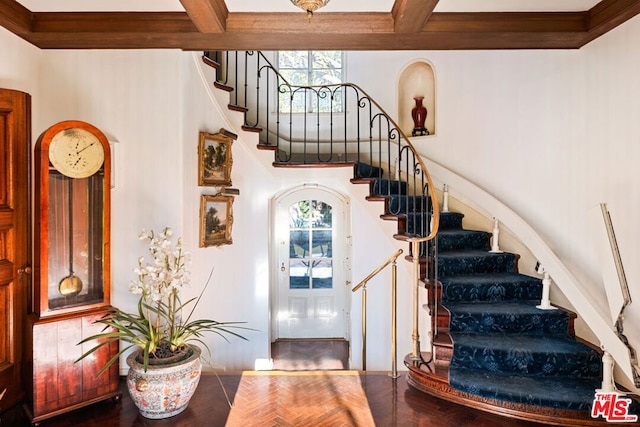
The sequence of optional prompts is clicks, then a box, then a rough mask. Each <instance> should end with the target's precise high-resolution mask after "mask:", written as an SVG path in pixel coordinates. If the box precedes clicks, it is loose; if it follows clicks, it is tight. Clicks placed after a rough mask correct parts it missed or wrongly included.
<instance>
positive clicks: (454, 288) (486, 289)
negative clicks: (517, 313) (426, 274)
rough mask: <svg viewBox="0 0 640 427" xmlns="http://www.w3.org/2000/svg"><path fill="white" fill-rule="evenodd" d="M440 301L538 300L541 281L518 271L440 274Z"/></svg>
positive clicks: (540, 292)
mask: <svg viewBox="0 0 640 427" xmlns="http://www.w3.org/2000/svg"><path fill="white" fill-rule="evenodd" d="M440 282H441V283H442V301H443V302H463V301H466V302H479V301H494V302H495V301H507V300H516V299H520V300H540V298H541V297H542V281H541V280H540V279H538V278H535V277H531V276H526V275H524V274H520V273H510V272H507V273H485V274H461V275H455V276H446V277H441V278H440Z"/></svg>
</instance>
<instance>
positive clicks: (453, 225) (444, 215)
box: [438, 212, 464, 233]
mask: <svg viewBox="0 0 640 427" xmlns="http://www.w3.org/2000/svg"><path fill="white" fill-rule="evenodd" d="M462 218H464V215H463V214H461V213H459V212H440V226H439V227H438V233H440V232H442V231H446V230H461V229H462Z"/></svg>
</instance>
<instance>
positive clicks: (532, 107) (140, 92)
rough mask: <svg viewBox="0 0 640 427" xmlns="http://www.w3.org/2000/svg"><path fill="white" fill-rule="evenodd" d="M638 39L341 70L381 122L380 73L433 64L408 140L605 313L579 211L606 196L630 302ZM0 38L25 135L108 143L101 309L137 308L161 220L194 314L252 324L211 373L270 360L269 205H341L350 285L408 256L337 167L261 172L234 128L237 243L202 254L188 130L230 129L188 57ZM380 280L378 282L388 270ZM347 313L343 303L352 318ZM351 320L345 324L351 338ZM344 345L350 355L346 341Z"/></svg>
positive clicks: (373, 365)
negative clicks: (30, 125)
mask: <svg viewBox="0 0 640 427" xmlns="http://www.w3.org/2000/svg"><path fill="white" fill-rule="evenodd" d="M639 38H640V20H639V19H638V18H635V19H633V20H631V21H630V22H627V23H625V24H623V25H622V26H621V27H620V28H618V29H616V30H614V31H613V32H612V33H610V34H608V35H606V36H604V37H602V38H601V39H599V40H597V41H595V42H593V43H591V44H590V45H588V46H586V47H584V48H583V49H581V50H578V51H471V52H350V53H349V54H348V55H347V61H348V67H349V68H348V71H347V73H348V76H349V79H350V80H351V81H353V82H355V83H357V84H359V85H361V86H362V87H363V88H365V90H367V92H368V93H370V94H371V95H372V96H373V97H374V98H376V100H378V101H379V102H380V104H381V105H382V106H383V108H385V109H386V110H387V111H388V112H390V113H392V114H394V112H395V111H396V110H397V100H396V95H395V92H394V90H389V88H390V87H391V88H392V89H393V87H394V86H395V85H396V83H397V82H395V81H394V79H393V78H391V79H389V80H390V82H389V85H387V84H384V85H383V84H380V83H379V82H380V79H379V77H378V76H381V75H385V76H398V75H399V73H400V71H401V70H402V69H403V68H404V67H406V65H407V64H409V63H411V62H412V61H413V60H415V59H418V58H419V59H426V60H428V61H429V62H430V63H431V64H433V66H434V69H435V72H436V83H437V92H436V96H437V101H436V109H437V113H436V117H437V121H438V123H437V124H436V125H437V128H438V134H437V136H435V137H427V138H421V139H419V140H416V145H417V147H418V148H419V149H420V150H421V151H422V152H423V153H425V154H426V155H427V156H428V157H430V158H433V159H434V160H436V161H438V162H440V163H442V164H444V165H446V166H448V167H449V168H451V169H453V170H455V171H457V172H458V173H460V174H462V175H464V176H466V177H467V178H469V179H471V180H473V181H474V182H476V183H477V184H478V185H480V186H481V187H483V188H485V189H486V190H488V191H489V192H491V193H493V194H495V195H496V196H497V197H498V198H499V199H500V200H502V201H503V202H505V203H506V204H507V205H508V206H510V207H511V208H512V209H513V210H514V211H516V212H517V213H519V214H520V215H521V216H522V217H523V218H525V219H526V220H528V221H529V222H530V224H532V226H533V227H534V228H535V229H536V230H538V232H539V233H540V234H541V235H542V236H544V237H545V238H546V239H547V241H548V242H549V244H550V245H551V247H552V248H553V249H554V250H555V251H556V253H557V254H558V255H559V256H560V257H561V258H562V259H563V260H564V261H565V263H566V265H567V266H568V267H569V268H570V269H571V270H572V272H573V273H574V274H575V275H576V276H577V277H579V278H580V279H582V280H583V281H584V285H585V290H586V292H587V293H588V294H590V295H592V298H593V299H594V301H596V304H597V305H598V306H599V307H600V309H601V310H602V311H603V312H606V311H607V306H606V302H605V299H604V292H603V289H602V286H601V285H600V284H599V282H600V277H599V276H600V271H599V269H598V263H597V261H596V258H595V251H594V248H593V243H592V240H591V239H592V234H593V233H592V232H591V227H593V224H591V223H590V222H589V211H590V209H591V208H592V207H594V206H595V205H597V203H598V202H600V201H606V202H608V203H609V207H610V209H611V211H612V216H613V221H614V226H615V227H616V231H617V234H618V239H619V242H620V246H621V251H622V256H623V259H624V260H625V261H626V264H625V267H626V268H627V277H628V279H629V282H630V284H631V285H632V297H634V299H635V300H638V299H639V298H640V295H638V293H639V292H640V291H638V288H637V286H636V287H634V286H633V283H635V282H637V281H638V277H639V275H640V272H639V271H638V269H639V268H640V267H639V266H636V265H632V261H633V260H634V259H636V258H637V257H638V254H639V253H640V248H639V247H638V245H639V244H638V242H637V240H636V238H635V237H636V236H638V235H640V234H639V233H638V232H639V231H640V230H638V227H640V226H639V225H638V224H637V220H636V218H637V217H638V216H639V210H640V206H638V204H639V203H640V202H639V201H638V186H637V184H636V183H635V180H634V178H635V177H634V175H633V171H634V169H635V166H636V165H637V164H638V160H639V159H638V157H639V156H640V153H639V149H638V146H637V143H638V136H637V135H638V134H639V133H638V126H639V125H638V124H637V123H638V120H636V117H638V112H639V111H638V110H639V109H640V106H638V103H637V99H638V98H639V96H640V87H639V85H640V84H639V83H638V81H637V77H636V76H637V75H639V74H638V71H639V68H640V54H639V53H638V51H637V48H635V44H637V40H638V39H639ZM0 43H1V44H2V46H3V49H2V50H1V51H0V59H2V61H0V83H1V84H2V85H3V86H5V87H7V85H8V86H9V87H12V88H18V89H22V90H27V91H31V92H32V93H37V97H34V100H33V108H34V130H33V133H34V138H35V136H37V135H39V133H41V132H42V131H43V130H44V129H45V128H46V127H47V126H49V125H51V124H53V123H54V122H56V121H59V120H65V119H70V118H76V119H81V120H86V121H89V122H91V123H93V124H95V125H96V126H98V127H99V128H101V129H102V130H103V131H105V133H107V134H108V135H109V136H110V137H112V138H114V139H117V140H118V141H119V142H117V143H116V147H117V148H116V169H117V173H118V178H117V184H118V185H117V186H116V188H115V189H114V190H113V218H112V221H113V237H112V241H113V244H112V247H113V270H114V274H113V278H114V284H113V285H114V297H113V301H114V303H115V304H116V305H119V306H121V307H122V308H132V307H133V305H134V303H135V298H133V297H132V296H131V295H129V294H128V290H127V285H128V282H129V281H130V280H131V279H132V278H133V273H132V269H133V267H134V266H135V262H136V259H137V257H138V256H139V255H141V254H142V253H143V251H144V247H141V246H140V245H139V244H138V241H137V240H136V235H137V233H138V231H139V230H140V229H141V228H142V227H146V228H151V227H153V228H161V227H162V226H164V225H170V226H172V227H173V228H174V229H175V230H176V232H177V233H179V234H182V235H183V236H184V237H185V240H186V242H187V244H188V245H189V246H190V248H191V250H192V253H193V255H194V256H193V258H194V274H193V278H194V283H196V284H200V283H202V282H203V281H204V279H205V278H206V276H207V274H208V272H209V270H210V268H211V267H213V268H214V280H213V283H212V284H211V285H210V287H209V288H208V290H207V294H206V295H207V296H206V302H205V303H204V304H203V307H201V308H200V310H199V313H202V314H203V315H205V314H206V315H208V316H211V317H213V318H216V319H217V320H246V321H248V322H249V326H251V327H253V328H256V329H257V330H258V331H256V332H251V333H248V334H247V335H248V337H249V338H250V341H249V342H246V343H245V342H240V341H238V340H232V343H231V344H227V343H225V342H224V341H220V340H215V339H212V340H211V344H212V350H213V352H214V359H215V364H216V365H218V366H220V367H225V368H227V369H235V368H251V367H252V366H253V360H254V359H255V358H262V357H266V356H268V347H269V346H268V342H269V335H268V332H269V319H268V300H269V299H268V298H269V296H268V292H269V288H268V280H269V271H268V261H269V258H268V249H269V247H268V245H269V242H268V230H269V229H268V200H269V198H270V197H272V196H273V195H275V194H277V193H278V192H280V191H282V190H284V189H287V188H290V187H294V186H296V185H299V184H302V183H304V182H310V181H315V182H322V183H323V184H324V185H326V186H330V187H333V188H335V189H336V190H337V191H340V192H343V193H346V194H349V195H350V196H351V202H352V203H351V206H352V222H353V235H354V247H353V253H354V258H355V259H354V268H353V280H354V281H357V280H359V278H362V277H364V276H365V275H366V274H367V273H368V272H369V271H370V270H371V269H373V268H374V267H375V266H376V265H377V264H378V263H379V262H381V261H382V260H383V259H385V258H386V257H387V256H389V255H390V254H391V253H392V252H393V251H394V250H395V249H396V248H398V247H403V248H406V247H404V246H403V245H402V244H399V243H398V242H395V241H393V240H392V239H391V238H390V235H391V233H393V230H394V229H393V226H394V225H395V224H391V223H383V222H381V221H380V220H379V219H378V215H379V214H380V212H381V209H382V207H381V206H377V205H376V204H373V203H367V202H365V201H364V189H361V188H359V187H356V186H353V185H351V184H349V183H348V180H346V179H345V178H346V174H345V173H344V171H338V172H336V170H332V169H326V170H304V169H302V170H297V171H292V170H282V169H273V168H271V167H270V166H269V163H270V160H269V155H268V154H266V153H263V152H257V150H255V148H254V147H255V144H256V143H257V141H255V140H252V139H251V136H247V135H246V134H242V133H240V132H238V133H239V135H240V136H239V139H238V141H237V142H236V143H234V148H233V154H234V167H233V175H232V178H233V181H234V186H236V187H238V188H240V190H241V194H240V196H238V197H237V198H236V201H235V203H234V217H235V218H234V219H235V221H234V233H233V238H234V244H233V245H231V246H223V247H220V248H204V249H199V248H198V247H197V243H198V237H197V235H198V225H197V218H198V207H199V196H200V194H203V193H205V192H207V191H209V190H210V189H207V188H199V187H197V180H196V173H197V172H196V162H195V156H196V154H195V153H196V150H197V133H198V131H200V130H205V131H209V132H215V131H217V130H218V129H219V128H220V127H227V128H229V129H230V130H232V131H237V129H236V126H237V122H235V121H234V120H235V119H233V118H232V119H230V120H231V121H230V122H227V121H226V120H227V119H226V118H225V117H226V116H225V115H226V112H225V115H222V114H221V113H220V112H219V111H218V110H217V108H216V107H215V105H214V104H212V103H211V102H210V100H209V99H208V98H207V96H208V95H207V94H206V92H202V91H201V90H200V87H199V85H200V82H199V80H198V79H199V77H198V76H197V75H196V73H195V66H194V63H193V59H192V57H191V54H189V53H184V52H177V51H162V50H160V51H41V52H39V51H37V50H34V48H32V47H31V46H29V45H26V44H25V43H24V42H22V41H21V40H20V39H18V38H17V37H15V36H13V35H11V34H8V33H7V32H6V31H4V30H2V29H0ZM5 46H7V47H8V49H5ZM383 56H384V60H382V59H381V58H382V57H383ZM5 58H8V61H5ZM37 64H41V66H40V68H39V69H38V71H37V73H36V72H35V71H34V65H36V66H37ZM34 81H35V83H34ZM7 82H8V83H7ZM38 88H40V90H39V91H38ZM379 242H381V243H379ZM407 264H408V263H407ZM408 268H409V266H408V265H407V266H405V265H403V263H400V272H399V275H400V277H399V279H400V283H404V282H408V280H409V278H410V274H409V271H408ZM380 281H381V283H380V285H381V286H380V287H381V288H384V287H385V284H386V283H388V275H387V276H386V278H381V279H380ZM194 286H195V285H194ZM401 287H402V286H401ZM373 288H374V287H373V286H372V287H371V288H370V295H369V297H370V302H371V305H372V307H373V309H372V310H376V309H377V312H378V313H382V314H381V315H380V317H376V318H375V320H374V321H373V322H374V323H375V322H379V324H380V327H377V326H372V329H371V331H379V334H380V335H379V337H376V338H375V340H376V341H377V342H379V343H380V346H381V349H380V350H374V349H373V348H372V346H371V345H370V346H369V347H370V349H371V350H372V351H374V354H371V355H370V356H368V365H369V369H372V370H373V369H380V370H386V369H388V367H389V355H388V354H387V353H388V348H389V346H388V343H389V338H387V332H386V331H384V328H385V326H383V325H385V321H386V319H388V314H384V313H387V312H388V308H387V305H388V304H387V301H388V295H383V293H382V292H380V294H379V295H375V294H376V292H375V291H376V290H375V289H373ZM192 291H193V292H196V288H194V289H193V290H192ZM384 292H387V290H385V291H384ZM405 292H407V293H406V294H403V295H402V297H401V299H402V307H401V310H400V313H401V314H400V317H401V319H400V327H401V332H400V333H399V339H400V340H401V343H400V345H399V354H400V355H401V357H402V355H404V354H406V353H408V352H409V351H410V350H411V347H410V343H409V337H408V335H409V334H410V329H411V328H410V319H409V318H410V316H411V308H410V306H409V304H408V297H407V294H408V293H409V292H410V290H405ZM567 297H568V298H569V299H571V296H570V295H568V296H567ZM358 304H359V302H358V297H357V296H354V299H353V312H352V318H354V319H355V318H356V316H357V312H358V310H359V309H358ZM636 304H637V303H636ZM628 311H629V313H628V320H627V322H626V324H625V326H626V327H627V332H628V336H629V338H630V341H631V342H632V343H633V344H634V345H635V347H636V348H640V338H639V337H640V333H639V332H638V329H637V328H638V327H637V326H636V327H635V328H636V329H634V327H633V324H632V323H635V324H640V322H638V321H637V320H638V317H639V316H640V310H639V309H638V308H637V306H634V305H632V306H631V307H630V308H629V310H628ZM632 321H633V322H632ZM386 324H388V323H386ZM358 327H359V325H358V326H356V325H354V329H353V330H354V331H355V332H356V333H355V334H354V335H353V338H354V341H357V339H358V337H357V335H358ZM378 338H379V339H378ZM424 341H426V340H423V342H424ZM355 344H356V345H357V344H358V343H357V342H356V343H355ZM353 351H354V353H355V354H354V356H356V357H355V359H356V360H358V356H357V353H358V352H359V347H356V346H354V350H353Z"/></svg>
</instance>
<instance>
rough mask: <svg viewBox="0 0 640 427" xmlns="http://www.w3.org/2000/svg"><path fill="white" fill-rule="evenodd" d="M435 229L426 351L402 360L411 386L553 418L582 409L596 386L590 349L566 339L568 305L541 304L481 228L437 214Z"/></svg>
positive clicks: (582, 419)
mask: <svg viewBox="0 0 640 427" xmlns="http://www.w3.org/2000/svg"><path fill="white" fill-rule="evenodd" d="M441 215H442V218H441V222H440V230H439V232H438V278H439V285H440V286H439V288H438V292H437V295H434V298H436V299H437V300H438V301H439V305H438V307H439V310H438V311H437V313H435V314H436V316H437V318H438V320H437V331H436V334H435V337H434V348H435V360H434V361H432V362H431V363H430V364H421V363H409V367H410V372H411V373H410V382H411V384H412V385H414V386H415V387H416V388H418V389H420V390H423V391H425V392H428V393H431V394H436V395H438V396H441V397H444V398H446V399H448V400H453V401H456V402H459V403H464V404H466V405H468V406H474V407H478V408H481V409H488V408H490V409H491V410H492V411H496V412H502V413H504V414H506V415H510V416H514V417H517V418H521V419H527V420H531V421H536V422H543V423H547V424H554V425H581V426H582V425H601V424H602V421H601V420H600V421H598V420H593V419H592V418H591V416H590V410H591V405H592V403H593V399H594V391H595V389H597V388H599V387H600V386H601V378H602V372H601V371H602V368H601V366H602V364H601V356H600V353H599V351H597V350H595V349H594V348H592V347H591V346H589V345H587V344H585V343H582V342H580V341H579V340H577V339H576V338H575V335H574V327H573V323H574V320H575V317H576V316H575V314H574V313H572V312H569V311H567V310H564V309H562V308H557V309H554V310H542V309H540V308H537V307H536V305H539V304H540V300H541V297H542V282H541V280H539V279H537V278H533V277H529V276H526V275H522V274H519V273H518V267H517V262H518V256H517V255H515V254H512V253H506V252H505V253H492V252H490V250H489V249H490V237H491V234H490V233H487V232H483V231H474V230H465V229H463V227H462V219H463V215H462V214H460V213H455V212H452V213H442V214H441Z"/></svg>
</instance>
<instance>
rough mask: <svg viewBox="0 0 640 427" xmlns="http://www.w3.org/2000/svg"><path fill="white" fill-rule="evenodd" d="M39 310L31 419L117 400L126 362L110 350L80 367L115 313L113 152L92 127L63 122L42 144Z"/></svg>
mask: <svg viewBox="0 0 640 427" xmlns="http://www.w3.org/2000/svg"><path fill="white" fill-rule="evenodd" d="M34 163H35V180H34V182H35V185H34V186H35V207H34V213H35V227H34V236H35V239H34V268H33V291H32V295H31V301H32V307H31V314H30V315H29V318H28V322H27V323H28V324H27V331H26V332H27V333H26V335H27V336H26V340H27V343H26V348H27V351H26V358H27V370H26V380H27V383H28V388H29V389H28V393H27V405H26V406H27V413H28V414H29V415H30V417H31V421H32V423H38V422H39V421H40V420H43V419H46V418H49V417H52V416H55V415H58V414H61V413H64V412H67V411H70V410H73V409H76V408H79V407H81V406H86V405H89V404H91V403H94V402H97V401H99V400H103V399H108V398H114V397H117V396H119V395H120V393H119V391H118V387H119V384H118V383H119V378H118V364H115V365H113V367H112V368H111V369H110V370H109V371H108V372H105V373H103V374H102V375H100V376H98V372H99V371H100V370H101V369H102V367H103V366H104V365H105V364H106V363H107V361H108V360H110V359H111V358H112V357H114V356H116V355H117V354H118V345H117V343H114V344H113V345H111V344H110V345H108V346H104V347H102V348H101V349H100V350H99V351H97V352H95V353H94V354H92V355H91V356H89V357H86V358H85V359H83V360H81V361H79V362H76V360H77V359H78V358H79V357H80V356H81V355H82V354H84V353H85V352H86V351H87V350H89V348H91V347H93V346H95V345H96V342H94V341H91V342H88V343H86V344H83V345H79V343H80V341H82V340H83V339H84V338H86V337H89V336H92V335H95V334H96V333H99V332H100V331H101V330H102V328H103V327H104V325H102V324H95V323H94V322H95V321H96V320H98V319H99V318H100V317H102V316H103V315H104V314H105V313H106V312H107V311H108V310H109V309H110V308H111V307H110V289H111V286H110V265H111V262H110V260H111V254H110V244H109V242H110V229H111V228H110V223H111V222H110V206H111V204H110V200H111V199H110V189H111V185H110V171H111V162H110V151H109V142H108V141H107V139H106V137H105V136H104V134H103V133H102V132H101V131H100V130H98V129H97V128H95V127H94V126H93V125H90V124H89V123H85V122H80V121H75V120H74V121H65V122H60V123H58V124H56V125H54V126H52V127H50V128H49V129H47V130H46V131H45V132H44V133H43V134H42V135H41V136H40V138H39V139H38V141H37V143H36V147H35V155H34Z"/></svg>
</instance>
